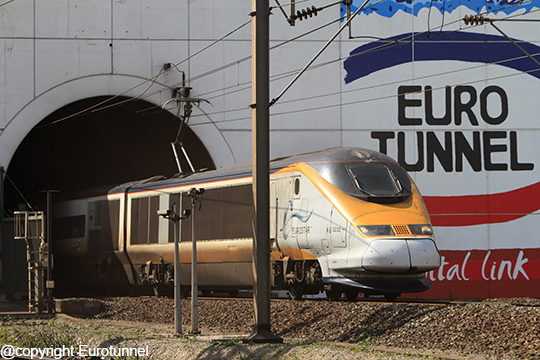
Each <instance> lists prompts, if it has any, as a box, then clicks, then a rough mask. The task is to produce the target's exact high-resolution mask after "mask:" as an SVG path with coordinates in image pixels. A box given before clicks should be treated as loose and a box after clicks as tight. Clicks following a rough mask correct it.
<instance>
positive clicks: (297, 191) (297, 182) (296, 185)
mask: <svg viewBox="0 0 540 360" xmlns="http://www.w3.org/2000/svg"><path fill="white" fill-rule="evenodd" d="M299 194H300V178H299V177H297V178H295V179H294V195H297V196H298V195H299Z"/></svg>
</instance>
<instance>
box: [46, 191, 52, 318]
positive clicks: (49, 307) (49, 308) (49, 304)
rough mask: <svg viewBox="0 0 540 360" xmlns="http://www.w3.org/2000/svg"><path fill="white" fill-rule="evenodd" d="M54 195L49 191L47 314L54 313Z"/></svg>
mask: <svg viewBox="0 0 540 360" xmlns="http://www.w3.org/2000/svg"><path fill="white" fill-rule="evenodd" d="M52 193H53V191H51V190H48V191H47V286H46V287H45V288H46V289H47V312H48V313H49V314H52V313H53V297H52V292H53V282H52V281H53V276H52V245H53V244H52V243H53V242H52V238H51V234H52Z"/></svg>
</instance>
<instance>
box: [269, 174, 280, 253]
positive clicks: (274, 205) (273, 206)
mask: <svg viewBox="0 0 540 360" xmlns="http://www.w3.org/2000/svg"><path fill="white" fill-rule="evenodd" d="M278 182H279V180H273V181H272V182H271V183H270V246H271V247H272V249H276V248H277V249H279V244H278V243H277V235H278V233H279V228H278V226H279V221H278V209H279V197H278Z"/></svg>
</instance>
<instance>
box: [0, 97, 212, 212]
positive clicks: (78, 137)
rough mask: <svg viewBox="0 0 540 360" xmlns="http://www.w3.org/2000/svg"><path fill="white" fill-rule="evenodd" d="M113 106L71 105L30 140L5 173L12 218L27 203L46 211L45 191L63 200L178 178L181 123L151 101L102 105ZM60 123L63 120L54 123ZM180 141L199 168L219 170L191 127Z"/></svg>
mask: <svg viewBox="0 0 540 360" xmlns="http://www.w3.org/2000/svg"><path fill="white" fill-rule="evenodd" d="M107 99H110V97H108V96H102V97H93V98H88V99H84V100H80V101H77V102H74V103H71V104H69V105H67V106H65V107H63V108H61V109H59V110H57V111H55V112H54V113H52V114H50V115H49V116H47V117H46V118H45V119H44V120H43V121H41V122H40V123H39V124H38V125H37V126H36V127H35V128H34V129H32V131H30V133H28V135H27V136H26V137H25V139H24V140H23V141H22V143H21V144H20V145H19V147H18V149H17V151H16V152H15V154H14V156H13V158H12V161H11V163H10V165H9V168H8V169H7V172H6V174H7V177H6V181H5V202H4V208H5V212H6V215H11V213H12V212H13V211H15V210H18V208H19V207H20V205H19V204H25V200H24V199H23V196H24V198H25V199H26V200H27V201H28V203H29V204H30V205H32V207H34V208H35V209H36V208H38V209H42V210H43V209H44V208H45V205H44V204H45V200H46V196H45V194H44V193H42V191H43V190H59V191H60V193H59V194H58V195H55V196H58V197H60V198H62V197H63V196H65V194H69V193H73V192H79V191H84V190H87V189H92V188H97V187H102V186H108V185H117V184H122V183H125V182H128V181H133V180H140V179H145V178H149V177H152V176H156V175H163V176H173V175H175V174H176V173H178V168H177V165H176V161H175V158H174V155H173V151H172V148H171V142H173V141H175V139H176V135H177V132H178V128H179V125H180V120H179V118H177V117H176V116H174V115H172V114H171V113H169V112H168V111H165V110H162V109H161V108H160V107H158V106H156V105H154V104H151V103H149V102H146V101H143V100H135V99H130V98H126V97H117V98H114V99H113V100H110V101H107V102H106V104H104V105H103V106H101V105H98V104H100V103H101V102H103V101H105V100H107ZM105 106H106V107H105ZM92 107H94V108H92ZM91 108H92V109H93V110H90V111H85V112H83V113H81V114H79V115H76V116H73V117H69V116H71V115H72V114H76V113H78V112H81V111H82V110H86V109H91ZM100 108H101V109H100ZM66 117H69V118H66ZM64 118H65V119H64ZM59 119H64V120H61V121H58V122H56V121H57V120H59ZM55 122H56V123H55ZM181 140H182V141H183V144H184V146H185V149H186V151H187V153H188V154H189V156H190V160H191V162H192V163H193V166H194V167H195V169H203V168H208V169H215V165H214V162H213V160H212V158H211V157H210V154H209V153H208V151H207V150H206V148H205V146H204V145H203V143H202V142H201V141H200V139H199V138H198V137H197V136H196V135H195V134H194V133H193V131H192V130H191V129H190V128H187V129H186V132H185V134H184V136H183V139H181ZM181 162H182V164H181V166H182V169H184V171H185V169H188V166H187V163H186V162H185V160H184V159H183V158H182V157H181ZM14 185H15V186H16V188H15V186H14ZM19 192H20V193H19ZM21 194H22V196H21Z"/></svg>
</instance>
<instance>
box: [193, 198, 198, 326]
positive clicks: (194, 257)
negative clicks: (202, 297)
mask: <svg viewBox="0 0 540 360" xmlns="http://www.w3.org/2000/svg"><path fill="white" fill-rule="evenodd" d="M194 190H195V189H192V192H193V194H192V195H191V332H192V333H193V334H198V333H199V325H198V312H197V311H198V308H197V296H198V292H199V290H198V289H197V241H196V237H195V196H196V195H195V191H194Z"/></svg>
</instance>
